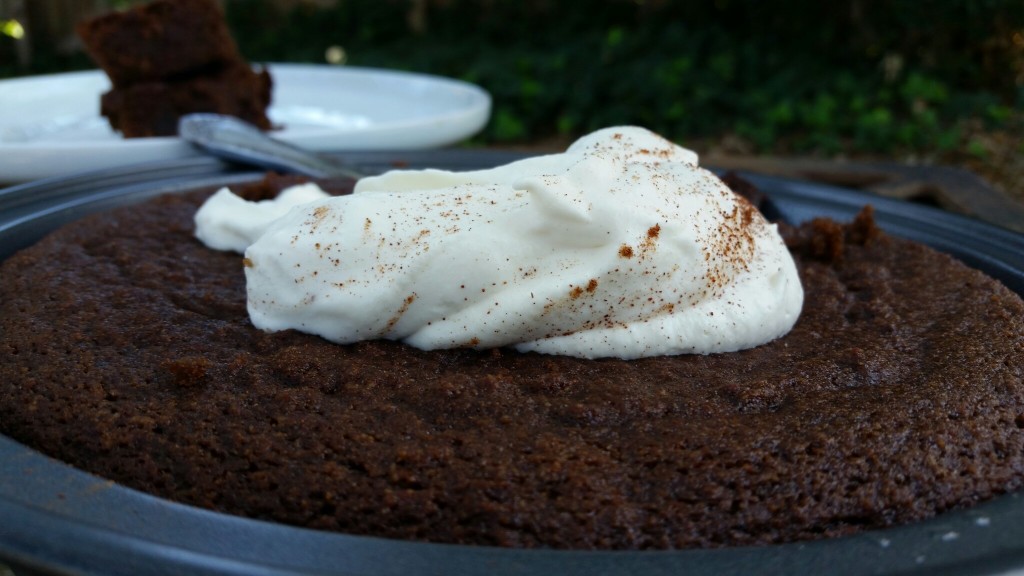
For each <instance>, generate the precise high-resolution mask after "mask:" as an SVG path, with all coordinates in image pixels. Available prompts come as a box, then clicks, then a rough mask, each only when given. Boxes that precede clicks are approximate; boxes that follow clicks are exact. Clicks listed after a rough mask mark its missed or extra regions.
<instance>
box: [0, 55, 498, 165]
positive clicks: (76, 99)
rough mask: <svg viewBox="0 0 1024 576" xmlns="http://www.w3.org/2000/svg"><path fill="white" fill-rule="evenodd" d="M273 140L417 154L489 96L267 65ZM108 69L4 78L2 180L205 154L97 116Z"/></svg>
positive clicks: (447, 137)
mask: <svg viewBox="0 0 1024 576" xmlns="http://www.w3.org/2000/svg"><path fill="white" fill-rule="evenodd" d="M268 68H269V70H270V74H271V75H272V77H273V79H274V92H273V99H272V103H271V107H270V110H269V111H268V115H269V116H270V119H271V121H273V122H274V123H275V124H279V125H281V126H283V129H282V130H279V131H277V132H276V133H275V136H276V137H278V138H281V139H282V140H285V141H288V142H292V143H295V144H299V145H301V146H305V147H307V148H311V149H314V150H414V149H424V148H435V147H441V146H445V145H448V144H454V143H456V142H459V141H460V140H463V139H465V138H467V137H469V136H472V135H473V134H475V133H477V132H478V131H480V130H481V129H482V128H483V127H484V125H485V124H486V123H487V120H488V118H489V117H490V113H491V97H490V95H489V94H488V93H487V92H486V91H485V90H483V89H482V88H480V87H478V86H475V85H473V84H469V83H466V82H462V81H458V80H452V79H448V78H442V77H438V76H430V75H425V74H416V73H410V72H397V71H390V70H380V69H372V68H356V67H335V66H318V65H305V64H269V65H268ZM109 88H110V83H109V81H108V80H107V77H106V76H105V75H104V74H103V73H102V72H100V71H97V70H94V71H87V72H72V73H67V74H54V75H48V76H33V77H26V78H18V79H14V80H6V81H0V183H13V182H25V181H28V180H34V179H38V178H45V177H49V176H59V175H64V174H70V173H74V172H81V171H87V170H92V169H97V168H110V167H114V166H120V165H125V164H132V163H137V162H146V161H151V160H167V159H173V158H182V157H186V156H192V155H196V154H198V152H196V151H195V150H194V149H193V148H192V147H191V146H190V145H188V144H186V143H185V142H182V141H181V140H180V139H178V138H174V137H166V138H133V139H125V138H122V137H121V136H120V134H118V133H116V132H114V131H113V130H111V128H110V126H109V125H108V124H107V121H106V119H105V118H103V117H101V116H100V115H99V105H100V95H101V94H102V93H103V92H105V91H106V90H109Z"/></svg>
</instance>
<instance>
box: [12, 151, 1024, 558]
mask: <svg viewBox="0 0 1024 576" xmlns="http://www.w3.org/2000/svg"><path fill="white" fill-rule="evenodd" d="M344 157H345V158H346V159H347V160H349V161H350V162H352V163H353V164H355V165H356V166H357V167H358V168H359V169H360V170H362V171H364V172H366V173H374V172H380V171H383V170H386V169H389V168H392V167H396V166H401V167H425V166H432V167H439V168H448V169H474V168H483V167H488V166H493V165H497V164H501V163H505V162H508V161H510V160H513V159H515V158H518V157H521V156H520V155H517V154H514V153H503V152H488V151H478V152H471V151H430V152H407V153H384V152H368V153H351V154H346V155H344ZM746 176H747V177H748V178H749V179H750V180H752V181H753V182H754V183H755V184H757V185H758V186H759V187H761V189H762V190H764V191H765V192H766V193H767V194H768V195H769V197H770V199H771V205H770V206H769V207H768V209H767V211H769V212H771V213H772V214H771V215H772V216H774V217H777V218H782V219H785V220H787V221H789V222H792V223H798V222H802V221H805V220H807V219H810V218H814V217H818V216H826V217H830V218H835V219H839V220H849V219H850V218H852V217H853V216H854V215H855V214H856V213H857V212H858V211H859V210H860V209H861V207H863V206H864V205H865V204H872V205H873V206H874V207H875V215H876V220H877V222H878V223H879V224H880V225H881V227H882V228H883V229H885V230H886V231H887V232H889V233H891V234H894V235H896V236H901V237H904V238H908V239H911V240H916V241H919V242H923V243H925V244H928V245H930V246H932V247H934V248H936V249H938V250H940V251H943V252H947V253H949V254H952V255H954V256H956V257H958V258H960V259H961V260H963V261H964V262H966V263H967V264H969V265H971V266H973V267H975V268H977V269H980V270H982V271H984V272H986V273H988V274H989V275H990V276H993V277H995V278H996V279H998V280H1000V281H1002V282H1003V283H1004V284H1006V285H1007V286H1008V287H1009V288H1010V289H1012V290H1014V291H1015V292H1017V293H1018V294H1022V295H1024V236H1022V235H1019V234H1016V233H1013V232H1009V231H1007V230H1003V229H1001V228H997V227H994V226H991V225H987V224H984V223H981V222H978V221H974V220H971V219H969V218H965V217H961V216H957V215H954V214H949V213H946V212H942V211H940V210H937V209H934V208H930V207H927V206H919V205H914V204H909V203H904V202H899V201H895V200H890V199H886V198H880V197H875V196H869V195H866V194H862V193H858V192H853V191H849V190H843V189H838V188H832V187H826V186H820V185H814V184H808V183H802V182H796V181H789V180H782V179H776V178H766V177H758V176H754V175H746ZM260 177H261V173H259V172H255V171H251V170H248V169H245V168H241V167H238V166H231V165H227V164H223V163H221V162H219V161H216V160H213V159H208V158H194V159H187V160H179V161H175V162H167V163H154V164H149V165H142V166H135V167H132V168H125V169H116V170H107V171H101V172H93V173H88V174H83V175H80V176H75V177H70V178H57V179H51V180H45V181H39V182H36V183H32V184H26V185H22V186H17V187H13V188H7V189H4V190H0V259H4V258H7V257H8V256H10V255H11V254H13V253H14V252H15V251H17V250H19V249H21V248H24V247H26V246H29V245H31V244H32V243H34V242H36V241H38V240H39V239H40V238H41V237H42V236H44V235H45V234H46V233H47V232H49V231H50V230H53V229H55V228H57V227H58V226H60V225H62V224H64V223H66V222H70V221H71V220H74V219H77V218H80V217H81V216H83V215H85V214H88V213H92V212H100V211H104V210H109V209H111V208H113V207H115V206H120V205H124V204H129V203H134V202H139V201H142V200H144V199H146V198H150V197H153V196H155V195H159V194H165V193H175V192H180V191H183V190H188V189H193V188H196V187H200V186H219V185H229V184H233V183H239V182H246V181H254V180H257V179H259V178H260ZM4 566H7V567H9V568H10V569H11V570H13V572H14V573H15V574H18V575H21V574H114V575H121V574H123V575H139V576H146V575H165V574H166V575H171V574H237V575H243V574H245V575H256V574H266V575H299V574H303V575H309V574H338V575H360V576H368V575H398V574H439V575H440V574H444V575H452V576H458V575H467V576H468V575H478V574H479V575H483V574H488V575H520V574H523V575H525V574H531V575H534V574H567V575H584V574H585V575H588V576H589V575H618V574H629V575H633V574H636V575H645V576H646V575H660V574H691V575H692V574H798V573H799V574H813V573H828V574H838V575H855V574H857V575H859V574H914V573H920V574H1006V573H1021V574H1024V501H1022V500H1021V498H1020V497H1019V496H1018V495H1017V494H1008V495H1005V496H1001V497H998V498H996V499H994V500H991V501H989V502H985V503H982V504H980V505H978V506H975V507H973V508H970V509H966V510H959V511H953V512H949V513H946V514H942V515H940V516H938V517H936V518H934V519H931V520H928V521H925V522H920V523H917V524H912V525H908V526H902V527H897V528H892V529H888V530H882V531H871V532H865V533H861V534H859V535H856V536H851V537H845V538H837V539H831V540H821V541H813V542H804V543H794V544H784V545H777V546H764V547H752V548H727V549H718V550H681V551H643V552H600V551H556V550H513V549H501V548H488V547H480V546H456V545H446V544H429V543H420V542H405V541H397V540H387V539H381V538H369V537H361V536H350V535H345V534H335V533H327V532H318V531H313V530H306V529H301V528H295V527H290V526H285V525H280V524H274V523H268V522H261V521H255V520H249V519H245V518H239V517H234V516H228V515H224V514H219V513H215V512H211V511H208V510H202V509H198V508H194V507H190V506H185V505H182V504H177V503H174V502H169V501H166V500H161V499H159V498H155V497H153V496H150V495H147V494H144V493H141V492H138V491H134V490H131V489H128V488H125V487H123V486H120V485H117V484H114V483H112V482H110V481H107V480H104V479H101V478H97V477H96V476H93V475H90V474H87V473H85V472H82V471H80V470H77V469H75V468H72V467H70V466H68V465H66V464H63V463H61V462H58V461H55V460H53V459H51V458H49V457H47V456H45V455H43V454H40V453H38V452H36V451H34V450H32V449H30V448H28V447H26V446H23V445H21V444H19V443H17V442H15V441H13V440H11V439H9V438H6V437H3V436H0V574H3V573H4V570H3V569H2V568H3V567H4Z"/></svg>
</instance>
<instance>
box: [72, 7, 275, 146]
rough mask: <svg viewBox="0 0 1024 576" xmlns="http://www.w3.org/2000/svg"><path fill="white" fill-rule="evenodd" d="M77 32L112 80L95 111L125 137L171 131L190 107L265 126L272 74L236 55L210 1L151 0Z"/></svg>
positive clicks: (98, 19)
mask: <svg viewBox="0 0 1024 576" xmlns="http://www.w3.org/2000/svg"><path fill="white" fill-rule="evenodd" d="M77 32H78V36H79V37H80V38H81V39H82V42H83V44H84V46H85V49H86V51H87V52H88V54H89V56H90V57H91V58H92V59H93V60H94V61H95V62H96V64H97V65H99V66H100V68H102V69H103V71H104V72H105V73H106V74H107V76H108V77H109V78H110V81H111V83H112V84H113V88H112V89H111V90H110V91H109V92H107V93H106V94H104V95H103V98H102V104H101V114H102V115H103V116H105V117H107V119H108V120H109V121H110V125H111V126H112V127H113V128H114V129H115V130H118V131H120V132H121V133H122V134H123V135H124V136H125V137H126V138H139V137H144V136H170V135H173V134H176V133H177V120H178V118H179V117H180V116H182V115H185V114H188V113H192V112H214V113H219V114H228V115H232V116H237V117H239V118H242V119H243V120H247V121H249V122H251V123H253V124H255V125H257V126H259V127H260V128H263V129H265V130H266V129H270V127H271V123H270V120H269V119H268V118H267V116H266V109H267V106H269V104H270V96H271V90H270V88H271V79H270V75H269V74H268V73H267V72H266V71H265V70H264V71H254V70H253V69H252V68H251V67H250V66H249V64H248V63H246V62H245V60H244V59H243V58H242V56H241V54H240V53H239V52H238V48H237V46H236V45H235V41H234V39H232V37H231V33H230V31H229V30H228V27H227V24H226V23H225V21H224V14H223V13H222V12H221V10H220V8H219V7H218V6H217V4H216V2H214V0H155V1H153V2H150V3H148V4H143V5H140V6H136V7H134V8H131V9H129V10H124V11H120V12H111V13H108V14H104V15H102V16H99V17H96V18H93V19H91V20H87V21H84V22H82V23H80V24H79V25H78V27H77Z"/></svg>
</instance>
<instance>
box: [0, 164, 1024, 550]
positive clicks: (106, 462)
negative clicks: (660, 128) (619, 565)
mask: <svg viewBox="0 0 1024 576" xmlns="http://www.w3.org/2000/svg"><path fill="white" fill-rule="evenodd" d="M289 182H290V180H287V179H282V178H278V177H273V178H270V179H269V180H267V181H266V182H263V183H259V184H254V185H250V186H248V187H246V188H244V189H242V190H240V192H241V194H242V195H244V196H246V197H249V198H265V197H270V196H272V195H274V194H275V193H276V191H277V189H279V188H280V187H281V186H283V185H284V184H287V183H289ZM732 184H733V187H734V188H738V187H740V185H739V184H738V183H737V182H733V183H732ZM347 187H350V184H348V185H346V183H339V182H334V183H333V184H332V186H328V188H329V189H333V190H334V191H344V190H345V189H346V188H347ZM211 193H212V190H200V191H194V192H189V193H185V194H181V195H173V196H165V197H161V198H158V199H155V200H151V201H147V202H145V203H143V204H138V205H134V206H129V207H124V208H119V209H116V210H113V211H110V212H106V213H104V214H102V215H98V216H91V217H87V218H85V219H83V220H80V221H77V222H74V223H72V224H70V225H68V226H66V227H64V228H62V229H60V230H59V231H57V232H55V233H53V234H51V235H49V236H48V237H46V238H45V239H43V240H42V241H40V242H39V243H38V244H36V245H35V246H33V247H31V248H29V249H26V250H24V251H22V252H19V253H18V254H16V255H14V256H13V257H11V258H9V259H8V260H7V261H5V262H4V263H3V264H2V267H0V432H2V433H3V434H5V435H7V436H10V437H11V438H13V439H15V440H17V441H20V442H23V443H25V444H27V445H29V446H32V447H33V448H36V449H38V450H40V451H42V452H44V453H46V454H49V455H51V456H53V457H56V458H58V459H61V460H63V461H66V462H68V463H70V464H72V465H74V466H76V467H78V468H81V469H83V470H86V471H89V472H92V473H94V474H97V475H100V476H102V477H105V478H108V479H111V480H114V481H117V482H120V483H123V484H125V485H127V486H130V487H133V488H136V489H139V490H143V491H146V492H149V493H152V494H155V495H157V496H161V497H164V498H168V499H171V500H176V501H179V502H184V503H188V504H192V505H196V506H201V507H204V508H209V509H212V510H216V511H220V512H225V513H229V514H236V515H241V516H247V517H252V518H259V519H264V520H272V521H276V522H281V523H286V524H291V525H297V526H305V527H310V528H316V529H323V530H332V531H339V532H344V533H350V534H366V535H375V536H381V537H388V538H400V539H414V540H427V541H434V542H449V543H461V544H477V545H498V546H512V547H551V548H582V549H591V548H603V549H662V548H692V547H722V546H738V545H758V544H772V543H780V542H788V541H795V540H807V539H817V538H823V537H833V536H840V535H845V534H851V533H854V532H858V531H862V530H869V529H876V528H882V527H886V526H892V525H896V524H901V523H906V522H911V521H915V520H919V519H923V518H927V517H930V516H933V515H935V514H937V513H941V512H943V511H946V510H950V509H954V508H959V507H965V506H969V505H971V504H974V503H977V502H979V501H981V500H984V499H987V498H990V497H992V496H995V495H998V494H1001V493H1004V492H1008V491H1012V490H1015V489H1017V488H1020V487H1021V483H1022V479H1024V430H1022V428H1024V303H1022V301H1021V299H1020V297H1019V296H1017V295H1016V294H1014V293H1013V292H1011V291H1010V290H1008V289H1007V288H1005V287H1004V286H1002V285H1001V284H999V283H998V282H996V281H994V280H992V279H990V278H988V277H987V276H985V275H984V274H982V273H980V272H978V271H976V270H974V269H971V268H969V267H967V266H965V265H963V264H961V263H960V262H958V261H956V260H955V259H953V258H951V257H949V256H947V255H944V254H941V253H938V252H936V251H934V250H931V249H929V248H927V247H924V246H922V245H919V244H916V243H913V242H910V241H906V240H902V239H898V238H894V237H890V236H888V235H886V234H885V233H883V232H882V231H880V230H879V229H878V228H877V227H876V226H875V225H874V223H873V220H872V217H871V212H870V209H866V210H865V211H864V212H862V213H861V214H860V215H859V216H858V217H857V218H856V219H855V220H854V221H853V222H851V223H849V224H838V223H835V222H832V221H829V220H816V221H813V222H810V223H807V224H805V225H802V226H801V227H799V228H794V227H789V226H785V225H782V226H781V228H782V231H783V236H784V238H785V240H786V244H787V246H788V247H789V249H790V251H791V252H792V254H793V255H794V258H795V260H796V262H797V267H798V270H799V273H800V277H801V281H802V283H803V286H804V290H805V293H806V299H805V304H804V309H803V312H802V315H801V317H800V319H799V321H798V322H797V324H796V326H795V327H794V328H793V330H792V331H791V332H790V333H788V334H787V335H785V336H783V337H781V338H779V339H777V340H775V341H772V342H770V343H768V344H765V345H762V346H758V347H756V348H752V349H748V350H743V351H740V352H734V353H724V354H711V355H679V356H659V357H651V358H642V359H637V360H628V361H627V360H617V359H601V360H587V359H582V358H572V357H566V356H556V355H540V354H535V353H518V352H515V351H512V350H510V349H506V348H501V349H493V350H484V351H476V350H469V349H455V350H435V351H423V350H419V349H415V348H412V347H409V346H406V345H403V344H400V343H396V342H391V341H367V342H362V343H358V344H351V345H338V344H332V343H329V342H327V341H325V340H322V339H320V338H318V337H315V336H311V335H307V334H301V333H298V332H294V331H285V332H279V333H265V332H261V331H259V330H257V329H255V328H253V327H252V325H251V323H250V321H249V318H248V315H247V311H246V299H245V278H244V274H243V263H242V259H241V257H240V256H238V255H237V254H230V253H222V252H216V251H212V250H209V249H207V248H206V247H204V246H203V245H202V244H201V243H200V242H199V241H197V240H196V239H195V238H194V237H193V216H194V214H195V212H196V209H197V207H198V206H199V204H200V203H201V202H202V201H203V200H204V199H205V198H206V197H207V196H208V195H209V194H211Z"/></svg>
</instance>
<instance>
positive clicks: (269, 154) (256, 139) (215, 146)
mask: <svg viewBox="0 0 1024 576" xmlns="http://www.w3.org/2000/svg"><path fill="white" fill-rule="evenodd" d="M178 135H179V136H181V138H183V139H184V140H186V141H188V142H191V143H192V144H195V145H196V146H198V147H199V148H202V149H203V150H206V151H207V152H209V153H210V154H212V155H214V156H217V157H220V158H223V159H225V160H230V161H233V162H241V163H244V164H250V165H253V166H258V167H260V168H267V169H270V170H280V171H284V172H290V173H297V174H304V175H306V176H312V177H314V178H331V177H338V176H341V177H348V178H354V179H357V180H358V179H359V178H361V177H362V176H363V174H361V173H360V172H359V171H357V170H355V169H353V168H351V167H349V166H345V165H343V164H341V163H339V162H336V161H333V160H331V159H329V158H326V157H324V156H320V155H318V154H315V153H313V152H310V151H308V150H305V149H302V148H299V147H298V146H294V145H292V144H289V143H287V142H282V141H280V140H276V139H274V138H271V137H270V136H268V135H267V134H265V133H263V132H261V131H260V130H259V128H256V127H255V126H253V125H252V124H249V123H248V122H244V121H242V120H239V119H238V118H234V117H232V116H223V115H221V114H188V115H186V116H184V117H182V118H181V120H180V121H179V122H178Z"/></svg>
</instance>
